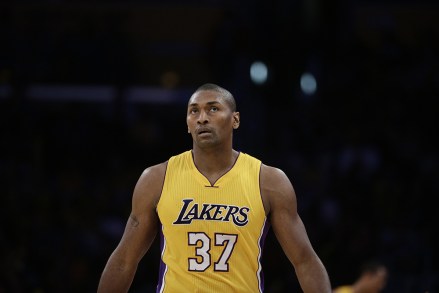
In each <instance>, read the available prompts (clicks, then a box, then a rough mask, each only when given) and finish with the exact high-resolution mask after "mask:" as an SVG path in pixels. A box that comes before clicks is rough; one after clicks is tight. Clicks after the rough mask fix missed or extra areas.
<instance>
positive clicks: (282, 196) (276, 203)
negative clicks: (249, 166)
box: [260, 164, 296, 214]
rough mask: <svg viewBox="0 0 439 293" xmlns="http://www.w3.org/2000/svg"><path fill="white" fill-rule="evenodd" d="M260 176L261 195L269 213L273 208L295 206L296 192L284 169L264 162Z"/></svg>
mask: <svg viewBox="0 0 439 293" xmlns="http://www.w3.org/2000/svg"><path fill="white" fill-rule="evenodd" d="M260 176H261V177H260V180H261V181H260V184H261V195H262V200H263V202H264V205H265V207H266V210H267V214H268V213H269V212H270V211H271V212H272V211H273V209H277V208H281V207H284V208H285V207H286V206H293V207H295V202H296V194H295V191H294V188H293V185H292V183H291V181H290V179H289V178H288V176H287V175H286V174H285V172H284V171H283V170H281V169H279V168H276V167H272V166H268V165H265V164H262V165H261V175H260Z"/></svg>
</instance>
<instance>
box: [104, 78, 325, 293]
mask: <svg viewBox="0 0 439 293" xmlns="http://www.w3.org/2000/svg"><path fill="white" fill-rule="evenodd" d="M186 122H187V126H188V132H189V133H190V134H191V135H192V139H193V147H192V150H188V151H185V152H183V153H181V154H179V155H176V156H173V157H171V158H170V159H169V160H168V161H166V162H163V163H161V164H158V165H155V166H152V167H149V168H147V169H146V170H145V171H144V172H143V173H142V175H141V176H140V178H139V180H138V182H137V184H136V186H135V188H134V193H133V198H132V211H131V214H130V216H129V218H128V221H127V225H126V228H125V231H124V234H123V236H122V239H121V241H120V243H119V245H118V246H117V247H116V249H115V250H114V252H113V253H112V254H111V256H110V258H109V260H108V262H107V264H106V266H105V268H104V271H103V273H102V276H101V279H100V282H99V286H98V292H101V293H102V292H127V291H128V290H129V288H130V286H131V283H132V280H133V278H134V275H135V273H136V269H137V265H138V263H139V261H140V260H141V258H142V257H143V256H144V255H145V253H146V252H147V251H148V249H149V248H150V246H151V244H152V242H153V240H154V238H155V237H156V235H157V234H159V236H160V240H161V249H162V254H161V263H160V277H159V279H158V285H157V292H166V293H168V292H173V293H175V292H178V293H182V292H188V293H189V292H190V293H193V292H206V293H213V292H227V293H228V292H262V291H263V289H264V288H263V280H262V268H261V254H262V249H263V244H264V239H265V236H266V235H267V231H268V229H269V227H270V226H271V227H272V228H273V231H274V233H275V235H276V237H277V239H278V241H279V243H280V244H281V246H282V248H283V250H284V252H285V254H286V256H287V257H288V259H289V260H290V262H291V264H292V265H293V266H294V268H295V271H296V274H297V277H298V280H299V283H300V285H301V288H302V289H303V291H304V292H306V293H311V292H315V293H330V292H331V285H330V281H329V277H328V274H327V272H326V269H325V267H324V265H323V263H322V262H321V260H320V259H319V257H318V256H317V254H316V252H315V251H314V249H313V247H312V246H311V243H310V241H309V238H308V236H307V233H306V230H305V227H304V224H303V223H302V220H301V218H300V217H299V215H298V213H297V205H296V195H295V192H294V189H293V186H292V184H291V182H290V180H289V179H288V177H287V176H286V175H285V173H284V172H283V171H281V170H280V169H277V168H274V167H270V166H267V165H264V164H262V163H261V161H260V160H258V159H256V158H254V157H252V156H250V155H248V154H246V153H243V152H239V151H236V150H234V149H233V145H232V140H233V139H232V138H233V130H234V129H237V128H238V127H239V123H240V114H239V112H236V103H235V99H234V98H233V96H232V94H231V93H230V92H229V91H227V90H226V89H224V88H222V87H219V86H217V85H214V84H205V85H202V86H201V87H199V88H198V89H197V90H196V91H195V92H194V93H193V95H192V96H191V98H190V100H189V102H188V107H187V116H186Z"/></svg>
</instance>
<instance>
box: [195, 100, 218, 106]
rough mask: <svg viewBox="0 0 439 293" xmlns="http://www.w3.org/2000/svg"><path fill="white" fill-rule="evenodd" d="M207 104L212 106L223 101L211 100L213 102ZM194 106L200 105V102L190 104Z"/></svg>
mask: <svg viewBox="0 0 439 293" xmlns="http://www.w3.org/2000/svg"><path fill="white" fill-rule="evenodd" d="M206 104H207V105H209V106H211V105H215V104H221V103H220V102H218V101H211V102H207V103H206ZM193 106H198V103H191V104H189V107H193Z"/></svg>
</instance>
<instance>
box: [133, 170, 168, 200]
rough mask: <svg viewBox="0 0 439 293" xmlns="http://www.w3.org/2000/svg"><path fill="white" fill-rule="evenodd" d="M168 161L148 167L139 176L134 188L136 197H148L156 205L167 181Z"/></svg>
mask: <svg viewBox="0 0 439 293" xmlns="http://www.w3.org/2000/svg"><path fill="white" fill-rule="evenodd" d="M167 166H168V161H166V162H163V163H160V164H157V165H153V166H150V167H148V168H146V169H145V170H144V171H143V172H142V174H141V175H140V177H139V180H138V181H137V183H136V186H135V188H134V197H138V198H139V197H140V198H143V199H146V198H148V200H152V202H153V203H154V205H156V204H157V203H158V201H159V199H160V195H161V192H162V188H163V183H164V181H165V175H166V168H167Z"/></svg>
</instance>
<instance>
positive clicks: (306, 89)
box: [300, 72, 317, 95]
mask: <svg viewBox="0 0 439 293" xmlns="http://www.w3.org/2000/svg"><path fill="white" fill-rule="evenodd" d="M300 89H301V90H302V92H303V93H304V94H306V95H313V94H314V93H315V92H316V90H317V81H316V79H315V77H314V75H312V74H311V73H309V72H305V73H304V74H302V76H301V77H300Z"/></svg>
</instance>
